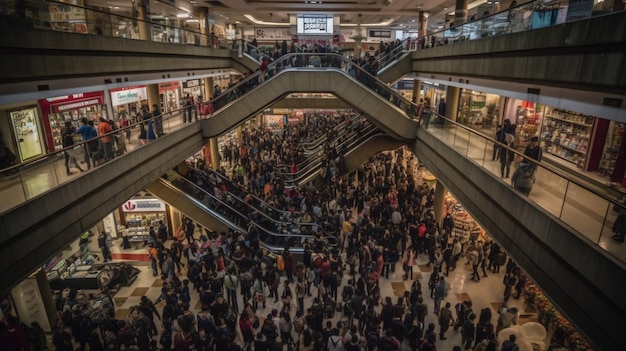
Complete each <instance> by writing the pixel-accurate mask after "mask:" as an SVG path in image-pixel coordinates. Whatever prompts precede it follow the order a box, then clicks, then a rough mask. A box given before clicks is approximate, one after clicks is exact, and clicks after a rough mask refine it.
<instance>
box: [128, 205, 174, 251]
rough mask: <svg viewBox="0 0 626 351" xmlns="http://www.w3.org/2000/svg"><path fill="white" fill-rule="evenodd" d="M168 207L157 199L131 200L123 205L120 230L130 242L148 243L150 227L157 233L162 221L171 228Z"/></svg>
mask: <svg viewBox="0 0 626 351" xmlns="http://www.w3.org/2000/svg"><path fill="white" fill-rule="evenodd" d="M168 212H169V211H168V206H167V205H166V204H165V203H164V202H163V201H161V200H159V199H156V198H140V199H139V198H136V199H130V200H128V201H126V203H124V205H122V214H123V216H122V218H121V225H122V226H120V228H121V229H122V230H121V231H122V233H123V236H125V237H127V238H128V241H129V242H131V243H132V242H147V241H148V236H149V234H150V227H152V228H153V229H154V231H155V232H156V231H157V230H158V228H159V224H160V221H163V223H164V224H165V225H166V226H168V227H169V223H170V222H171V221H170V220H169V219H168V218H169V216H168Z"/></svg>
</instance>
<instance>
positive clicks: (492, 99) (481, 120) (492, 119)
mask: <svg viewBox="0 0 626 351" xmlns="http://www.w3.org/2000/svg"><path fill="white" fill-rule="evenodd" d="M504 101H505V98H504V97H501V96H499V95H496V94H488V93H483V92H480V91H476V90H467V89H463V90H462V94H461V101H460V105H459V113H458V117H457V122H459V123H461V124H464V125H466V126H468V127H470V128H472V129H474V130H477V131H478V132H480V133H482V134H485V135H487V136H489V137H492V138H493V137H494V135H495V131H496V126H497V125H498V124H501V123H502V121H501V120H500V111H502V106H503V105H504Z"/></svg>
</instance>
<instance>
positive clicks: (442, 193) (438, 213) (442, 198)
mask: <svg viewBox="0 0 626 351" xmlns="http://www.w3.org/2000/svg"><path fill="white" fill-rule="evenodd" d="M446 192H447V189H446V187H445V185H443V184H442V183H441V182H440V181H439V180H437V185H436V186H435V199H434V201H433V207H434V210H435V220H436V221H437V223H439V226H441V224H442V222H443V217H445V215H446V214H445V213H444V209H445V208H446Z"/></svg>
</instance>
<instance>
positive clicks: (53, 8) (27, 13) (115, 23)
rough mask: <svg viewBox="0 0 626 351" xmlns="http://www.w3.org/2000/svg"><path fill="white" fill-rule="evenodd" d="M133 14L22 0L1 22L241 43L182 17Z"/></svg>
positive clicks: (174, 40) (219, 44)
mask: <svg viewBox="0 0 626 351" xmlns="http://www.w3.org/2000/svg"><path fill="white" fill-rule="evenodd" d="M136 13H137V16H136V17H132V16H125V15H120V14H114V13H112V12H110V11H105V10H101V9H97V8H90V7H84V6H77V5H72V4H69V3H63V2H58V1H50V0H47V1H36V0H25V1H19V2H13V3H11V4H7V7H6V11H4V12H3V22H4V23H3V24H5V25H6V26H7V27H8V28H9V30H12V29H15V30H19V29H20V28H35V29H44V30H54V31H61V32H68V33H78V34H84V35H99V36H107V37H117V38H126V39H134V40H146V41H153V42H162V43H170V44H185V45H198V46H208V47H212V48H215V49H230V50H239V49H240V45H241V44H242V40H240V39H226V38H224V37H217V36H215V35H211V34H210V33H202V32H200V31H199V30H193V29H190V28H184V27H183V25H182V23H183V22H184V21H185V20H184V19H180V20H179V19H176V20H174V19H167V18H159V19H157V18H152V19H148V18H145V19H139V18H138V17H139V11H137V12H136ZM148 16H149V14H148ZM177 21H178V22H180V24H179V23H176V22H177Z"/></svg>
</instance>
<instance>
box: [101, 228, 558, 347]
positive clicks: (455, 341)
mask: <svg viewBox="0 0 626 351" xmlns="http://www.w3.org/2000/svg"><path fill="white" fill-rule="evenodd" d="M198 235H199V233H198V232H197V233H196V236H198ZM169 244H170V243H169V242H167V243H166V246H169ZM89 245H90V249H91V250H92V251H94V252H96V253H97V252H99V249H98V248H97V242H96V240H95V238H94V237H92V240H91V242H90V244H89ZM111 251H112V253H113V255H114V256H117V257H126V258H132V257H140V256H145V255H146V253H147V247H143V246H142V245H139V246H138V247H133V248H131V249H128V250H124V249H122V248H121V241H119V240H118V241H115V242H114V244H113V247H112V248H111ZM427 261H428V258H427V256H426V255H418V256H417V257H416V265H415V266H414V267H413V270H414V273H413V274H414V278H415V279H420V280H421V283H422V287H423V289H424V291H425V294H424V300H425V303H426V304H427V305H428V309H429V311H430V312H429V314H428V315H427V316H426V324H428V323H435V325H436V326H438V322H437V317H436V316H435V314H434V311H433V308H434V300H433V299H431V298H430V294H429V293H428V292H427V286H428V280H429V278H430V275H431V272H432V267H431V266H427V265H426V263H427ZM130 262H132V263H133V264H134V265H135V267H137V268H138V269H139V270H140V274H139V276H138V278H137V279H136V280H135V281H134V282H133V284H132V285H131V286H129V287H122V288H120V289H119V291H118V292H117V293H116V294H115V302H116V304H117V311H116V318H125V317H126V315H127V313H128V310H129V309H130V308H131V307H132V306H135V305H137V304H138V303H139V301H140V298H141V296H144V295H145V296H147V297H148V298H150V299H152V300H153V301H154V300H156V298H157V297H158V296H159V295H160V293H161V286H162V281H161V279H160V278H158V277H154V276H153V275H152V271H151V269H150V267H149V264H148V263H147V262H144V261H130ZM461 262H463V261H461ZM459 268H460V269H455V270H453V271H451V272H450V275H449V277H448V278H446V279H447V281H448V282H449V284H450V286H451V291H450V293H449V294H448V297H447V298H446V299H445V300H444V301H443V303H442V305H443V304H445V302H449V303H450V304H451V305H452V306H454V305H455V304H456V303H457V302H462V301H471V302H472V304H473V309H474V311H480V310H481V309H482V308H485V307H490V308H491V309H492V316H493V320H492V322H493V323H494V325H495V324H496V319H497V308H499V307H500V306H501V305H502V302H503V297H502V296H503V291H504V286H503V284H502V278H503V275H504V270H503V273H491V272H488V274H489V276H488V277H487V278H482V279H481V281H480V282H475V281H473V280H471V279H470V276H471V269H470V270H468V269H465V266H464V265H462V266H459ZM181 273H182V274H179V276H180V277H184V276H185V274H186V267H184V268H183V269H182V272H181ZM344 281H345V280H344ZM380 286H381V295H382V296H383V298H384V297H386V296H390V297H392V300H393V301H394V302H395V301H396V300H397V297H398V296H401V295H402V293H403V292H404V291H406V290H410V287H411V281H403V279H402V268H401V265H400V264H398V265H397V266H396V270H395V272H390V274H389V278H385V277H382V278H381V279H380ZM339 291H341V288H340V290H339ZM315 292H316V291H315V289H313V294H314V295H315ZM191 294H192V295H191V298H192V301H191V306H192V309H193V312H195V313H197V312H198V311H199V309H200V303H199V299H198V295H197V294H196V293H195V292H193V291H192V293H191ZM238 298H239V306H240V307H241V306H243V301H242V300H241V296H238ZM311 303H312V298H311V297H306V298H305V308H306V307H308V306H310V305H311ZM281 304H282V302H278V303H276V304H274V303H272V301H271V300H268V303H267V306H266V308H262V307H261V306H260V309H259V310H258V311H257V314H258V316H260V317H263V316H266V315H267V314H268V313H269V312H270V311H271V310H272V309H274V308H278V309H280V307H281ZM509 306H516V307H518V309H519V310H520V311H523V313H522V316H521V317H523V318H520V324H521V323H528V322H536V321H537V314H536V313H535V312H534V311H533V310H529V309H528V308H527V306H525V305H524V301H523V299H520V300H516V299H511V300H510V301H509ZM162 307H163V302H161V303H160V304H159V305H158V306H157V308H159V310H161V309H162ZM455 317H456V316H455ZM340 318H341V314H340V313H336V314H335V317H334V319H333V320H334V321H338V320H340ZM157 324H158V323H157ZM159 328H160V326H159ZM446 336H447V340H438V341H437V347H438V349H439V350H451V349H452V347H453V346H457V345H458V346H460V345H461V337H460V332H458V331H453V330H449V331H448V332H447V334H446ZM548 337H549V336H548ZM408 349H409V348H408V345H403V351H407V350H408Z"/></svg>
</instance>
